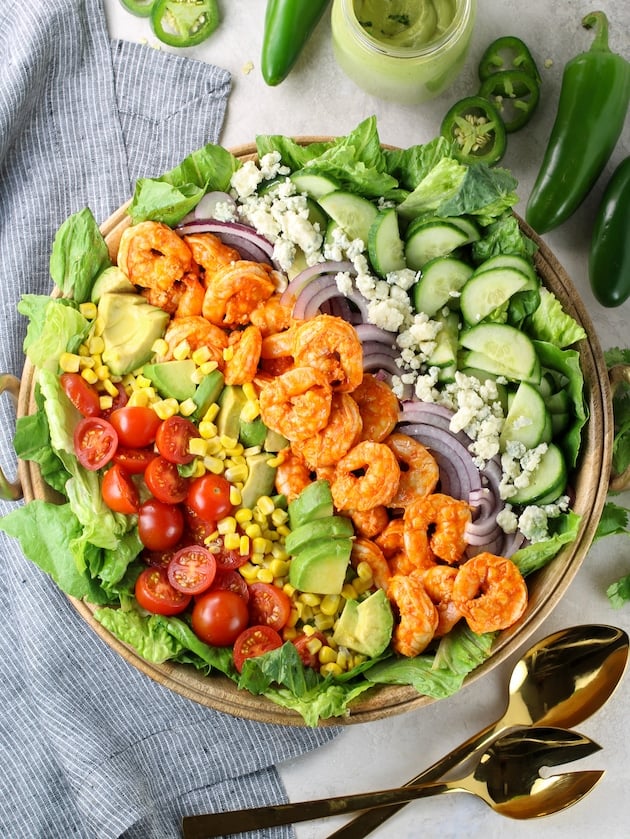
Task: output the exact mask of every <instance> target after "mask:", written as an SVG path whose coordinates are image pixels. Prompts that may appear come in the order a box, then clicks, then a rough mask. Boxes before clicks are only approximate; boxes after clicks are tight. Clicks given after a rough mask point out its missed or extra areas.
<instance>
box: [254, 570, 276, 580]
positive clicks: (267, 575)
mask: <svg viewBox="0 0 630 839" xmlns="http://www.w3.org/2000/svg"><path fill="white" fill-rule="evenodd" d="M258 579H259V581H260V582H261V583H273V574H272V573H271V571H270V570H269V569H268V568H261V569H260V570H259V571H258Z"/></svg>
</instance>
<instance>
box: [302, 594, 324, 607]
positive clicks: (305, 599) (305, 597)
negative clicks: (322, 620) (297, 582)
mask: <svg viewBox="0 0 630 839" xmlns="http://www.w3.org/2000/svg"><path fill="white" fill-rule="evenodd" d="M300 600H301V601H302V603H306V605H307V606H319V604H320V603H321V597H320V596H319V594H312V593H311V592H309V591H305V592H302V594H300Z"/></svg>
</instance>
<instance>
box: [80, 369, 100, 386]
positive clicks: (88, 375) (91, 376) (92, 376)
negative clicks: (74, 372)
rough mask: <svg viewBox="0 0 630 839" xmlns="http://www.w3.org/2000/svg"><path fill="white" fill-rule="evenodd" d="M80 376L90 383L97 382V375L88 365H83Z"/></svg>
mask: <svg viewBox="0 0 630 839" xmlns="http://www.w3.org/2000/svg"><path fill="white" fill-rule="evenodd" d="M81 376H82V377H83V378H84V379H85V381H86V382H87V383H88V384H90V385H95V384H96V382H98V377H97V375H96V373H95V372H94V370H90V368H89V367H85V368H84V369H83V370H82V371H81Z"/></svg>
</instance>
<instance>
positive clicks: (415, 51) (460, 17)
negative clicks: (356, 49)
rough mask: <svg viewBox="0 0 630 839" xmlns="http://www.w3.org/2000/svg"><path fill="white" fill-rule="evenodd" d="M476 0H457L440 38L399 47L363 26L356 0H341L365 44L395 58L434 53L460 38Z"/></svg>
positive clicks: (348, 17)
mask: <svg viewBox="0 0 630 839" xmlns="http://www.w3.org/2000/svg"><path fill="white" fill-rule="evenodd" d="M474 3H475V0H455V15H454V17H453V20H452V21H451V23H450V25H449V26H448V28H447V29H445V30H444V32H443V33H442V35H441V36H440V37H439V38H436V39H435V40H434V41H429V43H427V44H424V45H423V46H421V47H397V46H391V45H389V44H385V43H383V42H382V41H379V40H378V39H377V38H373V37H372V36H371V35H370V34H369V33H368V32H366V30H365V29H364V27H363V26H361V24H360V22H359V19H358V18H357V16H356V14H355V11H354V0H341V8H342V11H343V13H344V15H345V18H346V21H347V22H348V23H349V25H350V26H352V28H353V31H354V35H355V36H356V38H357V39H358V40H359V41H360V42H361V43H362V44H363V46H365V47H367V48H369V49H371V50H373V51H374V52H378V53H380V54H381V55H383V56H388V57H393V58H402V59H405V58H421V57H423V56H428V55H432V54H433V53H435V52H438V51H439V50H441V49H443V48H444V47H446V46H448V45H449V43H451V42H452V41H456V40H458V38H459V36H460V33H461V30H462V29H464V28H465V26H466V25H467V23H468V20H469V18H470V15H471V13H472V10H473V6H474Z"/></svg>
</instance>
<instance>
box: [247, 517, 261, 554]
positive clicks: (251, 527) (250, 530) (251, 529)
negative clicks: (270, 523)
mask: <svg viewBox="0 0 630 839" xmlns="http://www.w3.org/2000/svg"><path fill="white" fill-rule="evenodd" d="M245 533H247V535H248V536H249V538H250V539H259V538H261V537H262V529H261V527H260V525H259V524H256V523H255V522H252V523H251V524H248V525H247V527H246V528H245ZM254 550H256V549H255V548H254Z"/></svg>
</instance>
